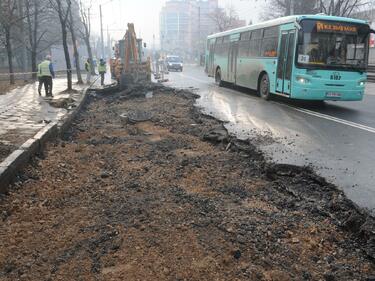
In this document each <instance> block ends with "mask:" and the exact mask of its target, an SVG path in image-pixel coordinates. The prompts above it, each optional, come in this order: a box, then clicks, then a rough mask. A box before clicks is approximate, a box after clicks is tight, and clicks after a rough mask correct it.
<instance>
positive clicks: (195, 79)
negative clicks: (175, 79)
mask: <svg viewBox="0 0 375 281" xmlns="http://www.w3.org/2000/svg"><path fill="white" fill-rule="evenodd" d="M180 76H182V77H185V78H189V79H191V80H194V81H197V82H199V83H204V84H206V83H209V81H204V80H201V79H197V78H195V77H192V76H190V75H185V74H182V73H180Z"/></svg>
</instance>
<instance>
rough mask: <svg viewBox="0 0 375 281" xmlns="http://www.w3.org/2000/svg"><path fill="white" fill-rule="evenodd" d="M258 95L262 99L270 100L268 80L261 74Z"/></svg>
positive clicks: (266, 76)
mask: <svg viewBox="0 0 375 281" xmlns="http://www.w3.org/2000/svg"><path fill="white" fill-rule="evenodd" d="M258 94H259V96H260V97H261V98H262V99H265V100H269V99H270V98H271V94H270V79H269V78H268V75H267V74H263V75H262V77H261V78H260V82H259V87H258Z"/></svg>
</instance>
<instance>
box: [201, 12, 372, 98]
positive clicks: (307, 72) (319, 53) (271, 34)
mask: <svg viewBox="0 0 375 281" xmlns="http://www.w3.org/2000/svg"><path fill="white" fill-rule="evenodd" d="M371 32H373V31H372V30H371V29H370V27H369V25H368V23H367V22H366V21H363V20H357V19H350V18H342V17H333V16H327V15H320V14H319V15H301V16H288V17H283V18H279V19H275V20H271V21H267V22H263V23H259V24H254V25H250V26H246V27H241V28H237V29H233V30H229V31H225V32H221V33H217V34H214V35H210V36H208V38H207V47H206V66H205V67H206V69H205V70H206V72H207V74H208V76H210V77H214V78H215V81H216V83H217V84H218V85H220V86H221V85H222V84H223V82H228V83H233V84H235V85H238V86H242V87H246V88H250V89H254V90H257V91H258V94H259V95H260V96H261V97H263V98H264V99H269V98H270V97H271V96H272V95H281V96H285V97H288V98H293V99H304V100H340V101H358V100H362V99H363V95H364V90H365V84H366V79H367V74H366V68H367V64H368V53H369V34H370V33H371Z"/></svg>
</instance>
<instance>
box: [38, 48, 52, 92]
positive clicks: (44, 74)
mask: <svg viewBox="0 0 375 281" xmlns="http://www.w3.org/2000/svg"><path fill="white" fill-rule="evenodd" d="M38 77H39V79H40V84H39V86H38V92H39V95H41V90H42V84H44V90H45V91H46V96H47V97H52V96H53V95H52V85H53V83H52V78H55V71H54V70H53V65H52V62H51V56H50V55H47V56H46V59H45V60H44V61H42V62H41V63H40V64H39V65H38Z"/></svg>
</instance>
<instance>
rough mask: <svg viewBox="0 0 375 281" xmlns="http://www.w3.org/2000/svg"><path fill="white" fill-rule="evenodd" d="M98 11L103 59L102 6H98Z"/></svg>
mask: <svg viewBox="0 0 375 281" xmlns="http://www.w3.org/2000/svg"><path fill="white" fill-rule="evenodd" d="M99 10H100V40H101V48H102V58H103V59H104V39H103V15H102V5H99Z"/></svg>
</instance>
